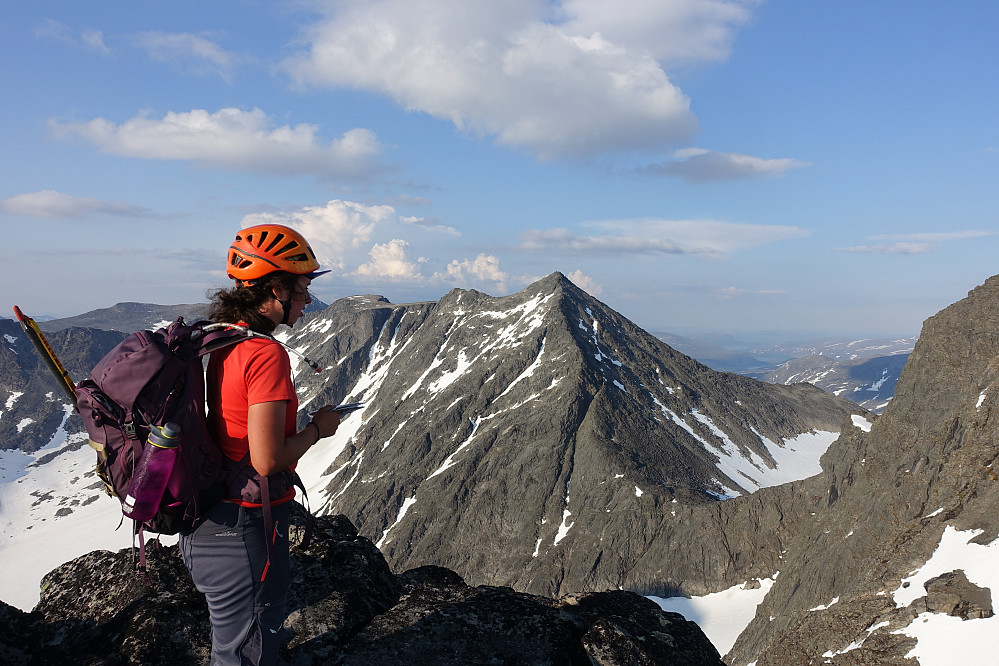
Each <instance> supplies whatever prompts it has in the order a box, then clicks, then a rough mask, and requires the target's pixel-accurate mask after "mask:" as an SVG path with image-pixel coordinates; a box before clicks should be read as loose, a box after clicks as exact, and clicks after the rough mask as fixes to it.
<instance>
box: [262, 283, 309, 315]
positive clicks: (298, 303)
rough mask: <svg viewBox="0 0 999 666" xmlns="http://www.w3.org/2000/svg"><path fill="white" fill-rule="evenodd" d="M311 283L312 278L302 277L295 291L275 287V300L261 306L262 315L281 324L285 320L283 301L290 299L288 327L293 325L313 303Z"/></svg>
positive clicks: (296, 284)
mask: <svg viewBox="0 0 999 666" xmlns="http://www.w3.org/2000/svg"><path fill="white" fill-rule="evenodd" d="M311 282H312V279H311V278H308V277H306V276H304V275H301V276H299V278H298V281H297V282H296V283H295V287H294V289H292V290H291V291H288V290H287V289H284V288H279V287H275V289H274V298H272V299H271V300H269V301H267V302H266V303H264V304H263V305H262V306H261V308H260V314H262V315H263V316H265V317H267V318H268V319H270V320H271V321H273V322H274V323H276V324H280V323H281V322H282V320H283V319H284V306H283V305H282V304H281V301H287V300H289V299H290V300H291V306H290V309H289V310H288V325H289V326H291V325H293V324H294V323H295V322H296V321H298V319H299V317H301V316H302V313H303V312H305V306H307V305H308V304H309V303H311V302H312V296H311V295H310V294H309V284H310V283H311Z"/></svg>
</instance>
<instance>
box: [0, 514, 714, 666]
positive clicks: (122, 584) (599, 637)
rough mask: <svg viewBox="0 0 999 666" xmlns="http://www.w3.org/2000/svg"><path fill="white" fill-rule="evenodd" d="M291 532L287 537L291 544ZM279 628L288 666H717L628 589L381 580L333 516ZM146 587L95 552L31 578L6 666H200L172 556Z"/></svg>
mask: <svg viewBox="0 0 999 666" xmlns="http://www.w3.org/2000/svg"><path fill="white" fill-rule="evenodd" d="M300 533H301V531H300V530H299V534H300ZM292 557H293V560H294V561H293V564H292V566H293V571H294V578H293V581H292V587H291V591H290V596H289V605H288V610H289V615H288V619H287V621H286V622H285V631H286V632H287V633H288V638H289V641H288V644H287V646H286V648H285V649H284V651H283V657H284V659H285V660H286V661H287V662H288V663H290V664H295V665H299V664H302V665H304V664H330V663H335V664H358V665H363V664H387V663H422V664H440V665H455V666H458V665H461V666H467V665H470V664H524V665H530V664H567V665H571V664H586V665H589V664H601V665H614V664H621V665H626V664H627V665H629V666H630V665H635V664H690V665H698V666H700V665H702V664H703V665H705V666H707V665H711V666H721V665H722V661H721V659H720V657H719V655H718V651H717V650H716V649H715V648H714V646H712V645H711V643H710V642H709V641H708V639H707V638H706V637H705V635H704V633H703V632H702V631H701V630H700V628H699V627H698V626H697V625H696V624H695V623H693V622H689V621H687V620H686V619H685V618H684V617H683V616H682V615H679V614H677V613H667V612H664V611H662V610H661V609H660V608H659V607H658V606H657V605H656V604H654V603H653V602H651V601H650V600H648V599H646V598H644V597H642V596H639V595H637V594H634V593H631V592H622V591H614V592H601V593H592V594H582V595H572V596H568V597H563V598H561V599H559V600H552V599H548V598H544V597H539V596H534V595H530V594H524V593H519V592H515V591H514V590H512V589H510V588H506V587H490V586H480V587H469V586H468V585H466V584H465V583H464V581H463V580H462V579H461V578H460V577H459V576H458V575H457V574H455V573H454V572H452V571H449V570H447V569H443V568H439V567H433V566H427V567H420V568H418V569H413V570H411V571H407V572H406V573H404V574H400V575H394V574H392V572H391V571H390V570H389V567H388V565H387V563H386V562H385V559H384V558H383V557H382V555H381V553H380V552H379V551H378V549H377V548H375V547H374V545H373V544H372V543H371V542H370V541H369V540H368V539H365V538H363V537H358V536H357V530H356V529H355V528H354V526H353V525H352V524H351V523H350V522H349V521H348V520H347V519H346V518H344V517H342V516H336V517H321V518H317V519H316V530H315V533H314V535H313V540H312V543H311V544H310V545H309V547H308V548H307V549H302V548H294V549H293V550H292ZM147 558H148V561H149V564H148V567H149V577H150V580H151V582H152V586H151V587H150V586H147V585H146V584H145V582H144V581H143V579H142V578H141V576H139V575H137V574H135V573H134V570H133V563H132V553H131V552H130V551H129V550H127V549H126V550H122V551H119V552H117V553H111V552H107V551H97V552H93V553H89V554H87V555H84V556H83V557H79V558H77V559H75V560H73V561H71V562H68V563H66V564H64V565H62V566H61V567H59V568H58V569H55V570H54V571H52V572H51V573H49V574H48V575H47V576H46V577H45V579H44V580H43V583H42V586H43V591H42V594H41V600H40V601H39V603H38V605H37V606H36V607H35V609H34V610H33V611H32V612H31V613H24V612H22V611H20V610H18V609H16V608H13V607H11V606H8V605H7V604H3V603H2V602H0V621H2V622H3V625H4V627H5V628H6V629H10V630H11V631H6V630H5V631H4V632H3V638H0V659H2V660H3V663H5V664H55V663H62V664H68V663H72V664H84V665H96V664H111V665H114V664H130V663H131V664H144V665H146V666H158V665H161V664H162V665H163V666H166V665H168V664H169V665H170V666H183V665H185V664H204V663H207V661H208V654H209V651H210V642H211V635H210V629H209V625H208V610H207V607H206V605H205V602H204V598H203V597H202V596H201V595H200V594H199V593H198V592H197V590H195V589H194V586H193V584H192V583H191V580H190V576H189V575H188V573H187V570H186V568H185V567H184V564H183V562H182V561H181V558H180V555H179V552H178V550H177V547H176V546H173V547H170V548H165V547H157V546H156V545H155V544H149V545H148V546H147Z"/></svg>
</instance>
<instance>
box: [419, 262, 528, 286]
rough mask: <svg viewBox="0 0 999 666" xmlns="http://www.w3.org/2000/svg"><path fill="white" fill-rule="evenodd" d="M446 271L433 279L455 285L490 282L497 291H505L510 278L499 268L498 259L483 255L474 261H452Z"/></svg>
mask: <svg viewBox="0 0 999 666" xmlns="http://www.w3.org/2000/svg"><path fill="white" fill-rule="evenodd" d="M446 271H447V272H446V274H444V273H437V274H435V275H434V278H435V279H438V280H442V281H446V282H451V283H453V284H457V285H464V284H468V283H484V282H490V283H493V284H495V285H496V287H497V288H498V289H500V290H505V289H506V283H507V280H508V279H509V277H510V276H509V275H507V274H506V273H505V272H504V271H503V270H502V269H501V268H500V260H499V258H498V257H495V256H493V255H487V254H484V253H482V254H479V256H477V257H476V258H475V259H461V260H459V259H453V260H452V261H451V263H449V264H448V265H447V269H446Z"/></svg>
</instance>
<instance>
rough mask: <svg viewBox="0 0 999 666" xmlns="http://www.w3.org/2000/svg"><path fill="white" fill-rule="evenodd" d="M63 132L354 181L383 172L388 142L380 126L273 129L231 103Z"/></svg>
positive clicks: (66, 126) (237, 166) (129, 150)
mask: <svg viewBox="0 0 999 666" xmlns="http://www.w3.org/2000/svg"><path fill="white" fill-rule="evenodd" d="M50 126H51V128H52V130H53V132H54V133H55V134H56V136H59V137H79V138H82V139H84V140H86V141H89V142H90V143H92V144H94V145H96V146H97V147H98V148H99V149H100V150H101V151H102V152H105V153H110V154H112V155H121V156H124V157H135V158H141V159H157V160H186V161H190V162H193V163H195V164H199V165H202V166H207V167H213V168H219V169H227V170H232V171H249V172H254V173H263V174H269V175H282V176H294V175H315V176H317V177H321V178H330V179H341V180H355V179H359V178H364V177H368V176H371V175H372V174H373V173H374V172H376V171H377V169H378V167H377V164H376V158H377V156H378V155H379V154H380V152H381V147H380V146H379V144H378V140H377V138H376V136H375V134H374V133H373V132H371V131H370V130H367V129H362V128H355V129H351V130H348V131H347V132H345V133H344V134H343V135H342V136H341V137H339V138H337V139H334V140H332V141H330V142H328V143H325V144H324V143H323V142H322V141H321V140H320V139H319V137H318V128H317V127H316V126H315V125H309V124H306V123H302V124H299V125H295V126H290V125H283V126H280V127H273V126H272V125H271V123H270V121H269V119H268V117H267V115H266V114H265V113H264V112H263V111H261V110H260V109H253V110H252V111H243V110H241V109H235V108H226V109H221V110H219V111H216V112H215V113H209V112H208V111H206V110H203V109H195V110H193V111H187V112H170V113H167V114H166V115H164V116H163V117H162V118H151V117H148V116H147V115H146V114H140V115H138V116H136V117H134V118H131V119H130V120H127V121H125V122H123V123H121V124H116V123H114V122H112V121H110V120H107V119H105V118H95V119H94V120H91V121H89V122H81V123H60V122H58V121H55V120H53V121H50Z"/></svg>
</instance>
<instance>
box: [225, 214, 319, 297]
mask: <svg viewBox="0 0 999 666" xmlns="http://www.w3.org/2000/svg"><path fill="white" fill-rule="evenodd" d="M318 269H319V261H318V260H317V259H316V253H315V252H313V251H312V247H311V246H310V245H309V242H308V241H307V240H305V237H304V236H302V234H300V233H298V232H297V231H295V230H294V229H292V228H290V227H286V226H284V225H281V224H257V225H254V226H252V227H247V228H246V229H241V230H240V231H239V232H238V233H237V234H236V240H234V241H233V242H232V245H230V246H229V257H228V261H227V262H226V274H227V275H228V276H229V277H230V278H231V279H233V280H235V281H236V286H238V287H247V286H251V285H253V284H254V283H255V282H256V281H257V280H259V279H260V278H262V277H264V276H265V275H268V274H269V273H273V272H275V271H285V272H288V273H292V274H294V275H307V276H308V277H310V278H314V277H317V276H319V275H322V274H323V273H329V271H321V270H318Z"/></svg>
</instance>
